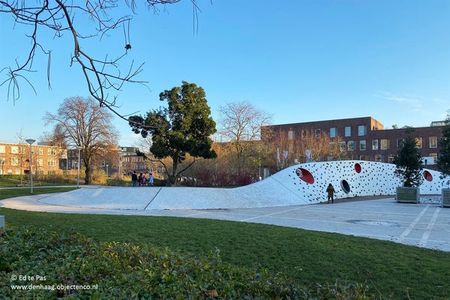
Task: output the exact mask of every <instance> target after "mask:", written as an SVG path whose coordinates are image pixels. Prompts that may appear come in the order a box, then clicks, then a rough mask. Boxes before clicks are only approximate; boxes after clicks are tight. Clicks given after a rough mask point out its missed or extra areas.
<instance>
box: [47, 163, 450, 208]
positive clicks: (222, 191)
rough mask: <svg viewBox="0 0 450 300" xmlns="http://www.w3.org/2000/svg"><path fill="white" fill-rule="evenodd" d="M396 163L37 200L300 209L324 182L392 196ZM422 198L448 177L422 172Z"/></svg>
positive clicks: (320, 195)
mask: <svg viewBox="0 0 450 300" xmlns="http://www.w3.org/2000/svg"><path fill="white" fill-rule="evenodd" d="M394 171H395V165H393V164H386V163H377V162H368V161H330V162H317V163H306V164H299V165H296V166H291V167H288V168H286V169H284V170H282V171H280V172H278V173H276V174H274V175H272V176H270V177H269V178H267V179H265V180H263V181H259V182H256V183H254V184H250V185H247V186H243V187H239V188H232V189H226V188H190V187H163V188H159V187H141V188H137V187H133V188H132V187H101V188H97V189H95V188H89V189H80V190H76V191H72V192H69V193H65V194H61V195H54V196H49V197H47V198H45V199H42V200H41V201H42V202H45V203H48V204H55V205H70V206H77V207H86V208H88V207H89V208H101V209H106V208H109V209H118V210H123V209H132V210H144V209H147V210H148V209H223V208H251V207H270V206H286V205H305V204H313V203H319V202H322V201H326V200H327V197H326V188H327V186H328V184H329V183H331V184H333V186H334V188H335V190H336V198H346V197H354V196H373V195H393V194H395V189H396V187H397V186H400V185H401V181H400V179H399V178H398V177H397V176H395V174H394ZM423 172H424V174H425V176H426V177H427V178H428V179H429V180H430V181H428V180H424V182H423V184H422V185H421V186H420V192H421V194H440V193H441V189H442V188H444V187H445V188H450V178H447V179H440V177H439V176H440V173H439V172H436V171H432V170H424V171H423Z"/></svg>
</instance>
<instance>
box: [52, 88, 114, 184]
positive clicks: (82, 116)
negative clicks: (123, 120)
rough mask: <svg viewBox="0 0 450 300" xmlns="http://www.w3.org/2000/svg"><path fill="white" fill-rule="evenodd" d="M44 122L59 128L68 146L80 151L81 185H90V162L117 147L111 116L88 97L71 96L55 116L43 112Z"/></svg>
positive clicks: (91, 163)
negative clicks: (44, 114) (82, 181)
mask: <svg viewBox="0 0 450 300" xmlns="http://www.w3.org/2000/svg"><path fill="white" fill-rule="evenodd" d="M45 119H46V121H47V123H53V124H55V126H56V127H59V130H58V131H59V132H60V133H61V134H62V135H63V136H64V139H65V141H66V143H67V144H68V145H69V146H72V147H77V148H81V155H82V159H83V164H84V167H85V183H86V184H90V183H91V181H92V171H93V165H94V162H95V161H96V160H97V159H98V157H101V156H102V155H105V152H107V151H108V150H109V149H111V147H114V148H117V134H116V131H115V129H114V127H113V125H112V123H111V119H112V114H111V113H110V112H109V111H108V110H106V109H105V108H102V107H99V106H98V105H97V104H96V102H95V101H94V100H93V99H92V98H89V99H84V98H81V97H74V98H67V99H65V100H64V102H63V103H62V104H61V105H60V107H59V109H58V111H57V113H56V114H52V113H47V114H46V116H45Z"/></svg>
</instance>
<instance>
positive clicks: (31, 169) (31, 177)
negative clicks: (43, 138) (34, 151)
mask: <svg viewBox="0 0 450 300" xmlns="http://www.w3.org/2000/svg"><path fill="white" fill-rule="evenodd" d="M25 142H27V143H28V144H30V193H31V194H33V162H32V155H31V145H32V144H33V143H34V142H36V140H33V139H26V140H25Z"/></svg>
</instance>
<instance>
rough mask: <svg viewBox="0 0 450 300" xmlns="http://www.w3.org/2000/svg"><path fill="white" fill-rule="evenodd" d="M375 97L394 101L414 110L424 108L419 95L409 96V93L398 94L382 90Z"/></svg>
mask: <svg viewBox="0 0 450 300" xmlns="http://www.w3.org/2000/svg"><path fill="white" fill-rule="evenodd" d="M377 97H379V98H382V99H384V100H388V101H392V102H396V103H399V104H402V105H406V106H409V107H410V108H412V109H413V110H414V111H422V110H423V109H424V102H425V101H424V100H423V99H422V98H420V97H416V96H409V95H398V94H394V93H390V92H382V93H379V94H378V95H377Z"/></svg>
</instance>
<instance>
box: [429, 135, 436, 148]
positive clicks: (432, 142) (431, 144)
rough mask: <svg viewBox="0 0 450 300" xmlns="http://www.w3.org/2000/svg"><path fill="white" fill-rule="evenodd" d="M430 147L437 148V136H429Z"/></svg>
mask: <svg viewBox="0 0 450 300" xmlns="http://www.w3.org/2000/svg"><path fill="white" fill-rule="evenodd" d="M430 148H437V137H436V136H430Z"/></svg>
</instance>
